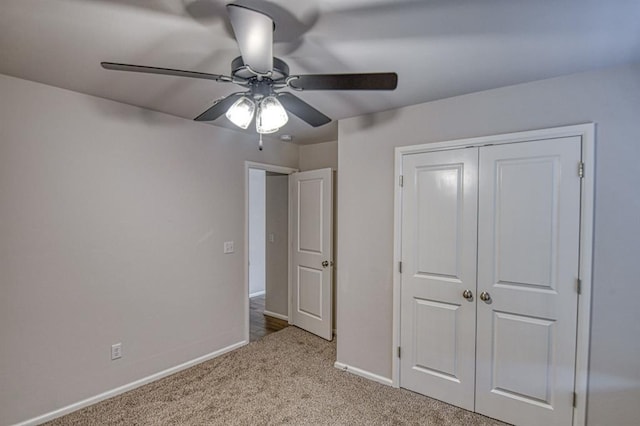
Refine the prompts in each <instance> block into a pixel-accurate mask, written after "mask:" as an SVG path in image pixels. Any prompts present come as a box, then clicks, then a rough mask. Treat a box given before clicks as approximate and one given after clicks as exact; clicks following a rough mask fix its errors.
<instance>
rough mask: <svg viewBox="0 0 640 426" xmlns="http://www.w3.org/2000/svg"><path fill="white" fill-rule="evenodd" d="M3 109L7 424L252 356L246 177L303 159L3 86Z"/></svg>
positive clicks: (162, 119)
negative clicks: (159, 375)
mask: <svg viewBox="0 0 640 426" xmlns="http://www.w3.org/2000/svg"><path fill="white" fill-rule="evenodd" d="M0 94H1V96H0V271H2V272H1V274H0V280H1V281H0V424H3V425H4V424H11V423H15V422H18V421H22V420H26V419H29V418H33V417H35V416H38V415H41V414H43V413H47V412H50V411H52V410H54V409H57V408H60V407H63V406H66V405H68V404H71V403H74V402H77V401H80V400H82V399H84V398H88V397H91V396H94V395H97V394H99V393H101V392H104V391H107V390H110V389H113V388H116V387H118V386H121V385H124V384H127V383H130V382H132V381H134V380H137V379H140V378H142V377H146V376H148V375H150V374H153V373H156V372H158V371H162V370H164V369H166V368H169V367H173V366H176V365H178V364H181V363H183V362H186V361H189V360H192V359H194V358H197V357H199V356H202V355H205V354H208V353H211V352H213V351H216V350H219V349H221V348H224V347H226V346H228V345H232V344H235V343H238V342H242V341H243V339H244V325H245V320H246V318H245V314H244V306H245V297H246V289H245V288H244V285H243V278H242V277H243V276H244V259H243V257H244V256H243V253H244V246H243V245H244V238H245V235H244V232H245V231H244V226H245V224H244V214H243V211H244V173H245V169H244V161H245V160H250V161H256V162H262V163H270V164H280V165H283V166H288V167H297V164H298V147H297V146H295V145H292V144H289V143H283V142H279V141H267V142H266V145H265V149H264V151H262V152H260V151H258V149H257V147H256V138H255V136H251V135H249V136H243V135H242V134H240V133H237V132H234V131H230V130H225V129H221V128H217V127H213V126H210V125H208V124H202V123H195V122H192V121H189V120H183V119H179V118H176V117H171V116H168V115H164V114H160V113H155V112H152V111H148V110H143V109H140V108H136V107H132V106H127V105H124V104H119V103H116V102H111V101H107V100H104V99H99V98H95V97H91V96H86V95H82V94H78V93H74V92H69V91H65V90H61V89H57V88H54V87H50V86H45V85H41V84H38V83H32V82H28V81H24V80H19V79H16V78H12V77H6V76H2V75H0ZM228 240H233V241H235V253H233V254H227V255H225V254H223V253H222V251H223V250H222V249H223V242H224V241H228ZM116 342H122V344H123V354H124V356H123V358H122V359H120V360H118V361H113V362H112V361H111V360H110V346H111V344H112V343H116Z"/></svg>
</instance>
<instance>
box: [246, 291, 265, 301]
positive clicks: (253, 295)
mask: <svg viewBox="0 0 640 426" xmlns="http://www.w3.org/2000/svg"><path fill="white" fill-rule="evenodd" d="M266 293H267V292H266V291H265V290H262V291H256V292H255V293H249V299H251V298H252V297H258V296H263V295H264V294H266Z"/></svg>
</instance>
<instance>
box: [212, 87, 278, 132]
mask: <svg viewBox="0 0 640 426" xmlns="http://www.w3.org/2000/svg"><path fill="white" fill-rule="evenodd" d="M257 109H258V112H257V114H256V131H257V132H258V133H260V134H267V133H275V132H277V131H278V130H280V128H281V127H282V126H284V125H285V124H287V121H289V116H288V115H287V111H285V109H284V107H283V106H282V104H281V103H280V101H279V100H278V99H277V98H276V97H275V96H274V95H269V96H267V97H265V98H263V99H262V100H260V101H258V108H257ZM255 111H256V102H255V101H253V100H251V99H250V98H249V97H247V96H243V97H241V98H240V99H238V100H237V101H235V102H234V104H233V105H231V107H230V108H229V109H228V110H227V113H226V114H225V116H226V117H227V118H228V119H229V121H231V122H232V123H233V124H235V125H236V126H238V127H240V128H241V129H246V128H248V127H249V124H251V120H252V119H253V115H254V112H255Z"/></svg>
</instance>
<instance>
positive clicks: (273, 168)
mask: <svg viewBox="0 0 640 426" xmlns="http://www.w3.org/2000/svg"><path fill="white" fill-rule="evenodd" d="M249 169H259V170H264V171H266V172H274V173H282V174H283V175H290V174H292V173H296V172H297V171H298V169H294V168H291V167H284V166H277V165H274V164H265V163H256V162H253V161H245V162H244V293H245V298H244V340H245V342H246V343H249ZM288 209H289V206H287V210H288ZM289 223H291V221H289ZM289 228H291V227H290V226H289ZM288 234H289V237H288V242H287V248H288V250H287V251H288V255H287V256H288V258H287V265H288V266H287V281H288V283H287V286H288V294H289V296H288V298H289V299H290V298H291V296H290V295H291V271H290V269H291V268H290V267H289V266H290V265H291V232H289V233H288ZM290 305H291V303H290V301H289V302H288V303H287V307H288V310H289V311H290V310H291V307H290ZM287 316H288V317H289V322H291V316H290V315H289V312H287Z"/></svg>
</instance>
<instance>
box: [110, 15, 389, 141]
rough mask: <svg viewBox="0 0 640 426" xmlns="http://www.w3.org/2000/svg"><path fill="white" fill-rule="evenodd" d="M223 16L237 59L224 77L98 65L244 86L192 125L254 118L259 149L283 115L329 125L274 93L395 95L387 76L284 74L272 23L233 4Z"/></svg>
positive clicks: (242, 124) (293, 99) (244, 124)
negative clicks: (275, 50)
mask: <svg viewBox="0 0 640 426" xmlns="http://www.w3.org/2000/svg"><path fill="white" fill-rule="evenodd" d="M227 11H228V13H229V20H230V22H231V26H232V28H233V32H234V34H235V37H236V40H237V42H238V47H239V48H240V54H241V56H239V57H237V58H235V59H234V60H233V61H232V62H231V76H230V77H229V76H225V75H218V74H208V73H203V72H195V71H184V70H176V69H171V68H158V67H149V66H144V65H131V64H121V63H114V62H102V63H101V65H102V67H103V68H105V69H108V70H117V71H133V72H141V73H147V74H163V75H171V76H178V77H190V78H199V79H206V80H213V81H216V82H220V83H234V84H237V85H239V86H241V87H244V88H245V91H244V92H236V93H232V94H230V95H228V96H226V97H225V98H222V99H221V100H219V101H218V102H216V103H214V104H213V105H212V106H211V107H210V108H209V109H207V110H206V111H204V112H203V113H202V114H200V115H199V116H197V117H196V118H195V120H196V121H213V120H216V119H217V118H219V117H220V116H221V115H223V114H224V115H225V116H226V117H227V119H229V121H231V122H232V123H233V124H235V125H236V126H238V127H239V128H241V129H247V128H248V127H249V125H250V124H251V121H252V120H253V118H254V116H255V120H256V132H257V133H258V134H260V145H259V147H260V149H262V135H263V134H268V133H275V132H277V131H278V130H280V129H281V128H282V126H284V125H285V124H286V123H287V122H288V120H289V116H288V115H287V111H288V112H290V113H291V114H293V115H295V116H297V117H298V118H300V119H302V120H303V121H305V122H307V123H308V124H310V125H311V126H313V127H319V126H323V125H325V124H327V123H329V122H331V118H329V117H327V116H326V115H324V114H323V113H322V112H320V111H318V110H317V109H315V108H314V107H312V106H311V105H309V104H308V103H306V102H305V101H303V100H302V99H300V98H299V97H298V96H296V95H294V94H293V93H291V92H288V91H284V92H277V91H278V90H282V89H291V90H294V91H298V92H302V91H305V90H395V88H396V87H397V85H398V75H397V74H396V73H393V72H386V73H363V74H307V75H289V66H288V65H287V64H286V63H285V62H284V61H283V60H281V59H279V58H275V57H273V31H274V29H275V24H274V22H273V19H271V17H269V16H268V15H267V14H265V13H262V12H260V11H259V10H256V9H252V8H249V7H246V6H243V5H238V4H234V3H230V4H227Z"/></svg>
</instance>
